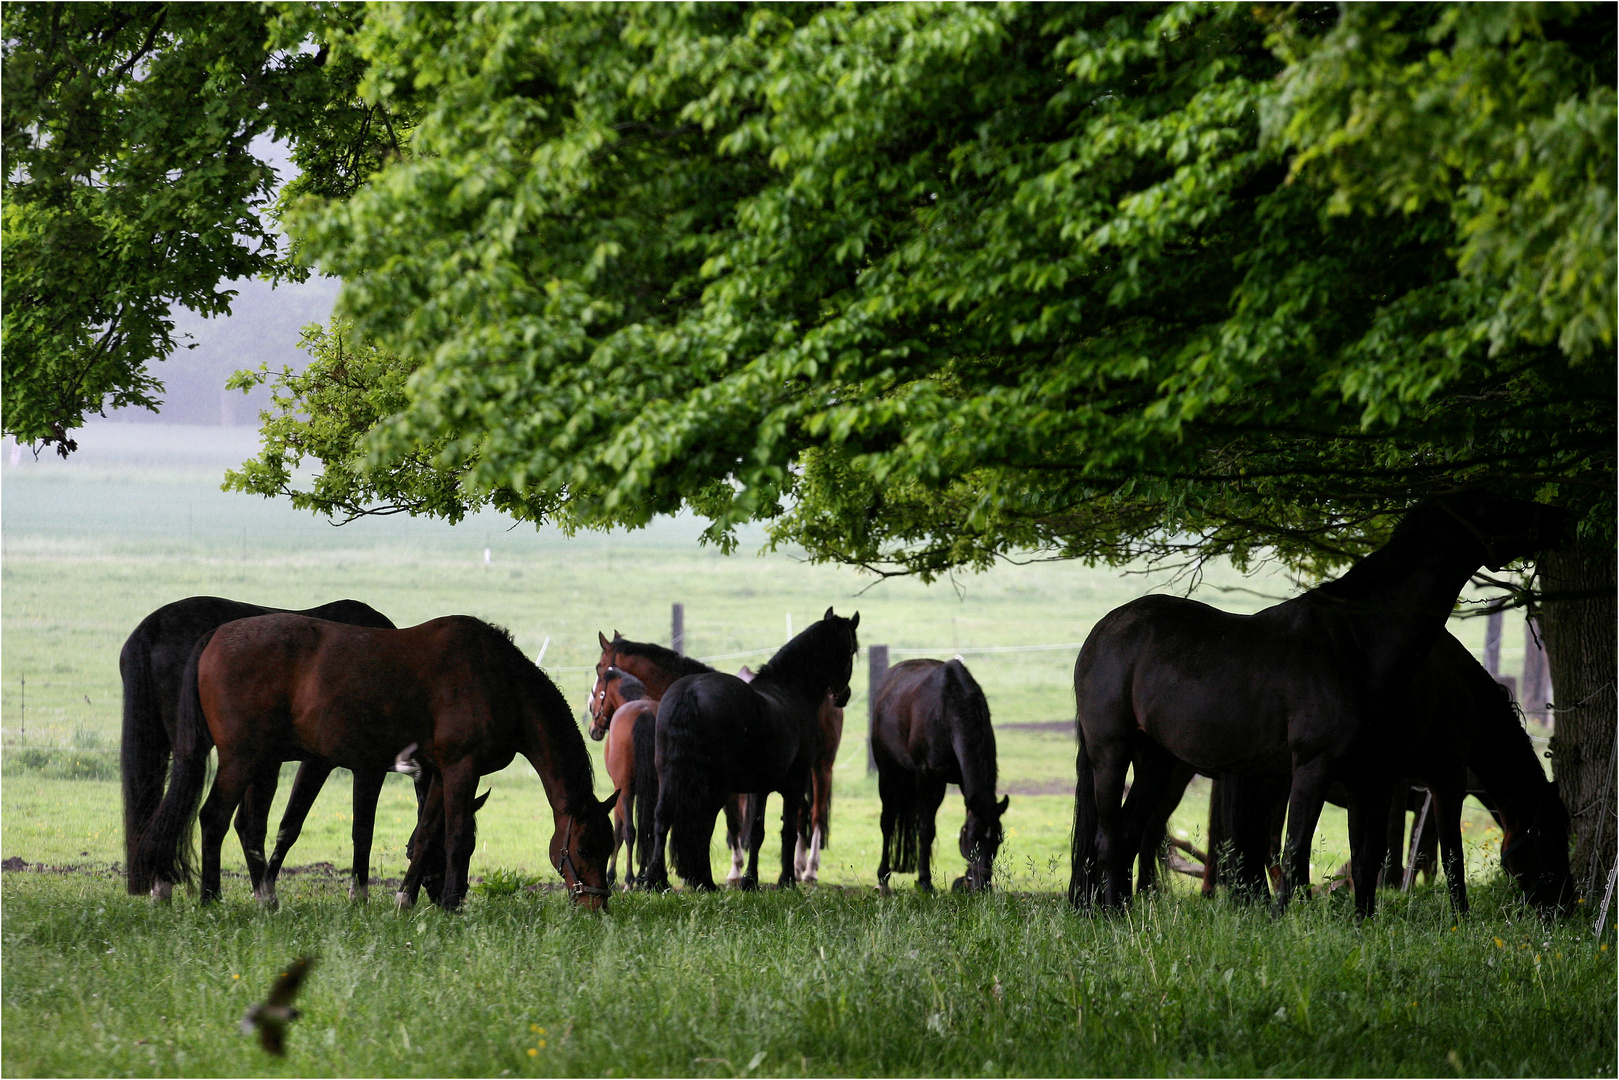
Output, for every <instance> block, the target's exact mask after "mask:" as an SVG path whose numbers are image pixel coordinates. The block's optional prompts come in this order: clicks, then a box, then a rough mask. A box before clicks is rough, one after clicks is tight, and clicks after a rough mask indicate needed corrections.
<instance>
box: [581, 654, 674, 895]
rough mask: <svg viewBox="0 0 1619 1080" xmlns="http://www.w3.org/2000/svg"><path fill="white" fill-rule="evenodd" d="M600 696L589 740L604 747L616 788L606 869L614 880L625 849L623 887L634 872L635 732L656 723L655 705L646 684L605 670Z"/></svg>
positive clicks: (593, 704)
mask: <svg viewBox="0 0 1619 1080" xmlns="http://www.w3.org/2000/svg"><path fill="white" fill-rule="evenodd" d="M598 685H599V686H600V687H601V688H602V689H601V691H600V693H599V694H598V693H596V692H592V693H591V696H590V712H591V723H590V737H591V738H592V739H595V740H596V741H597V742H601V741H602V740H603V739H605V740H606V741H607V745H606V746H605V747H603V749H602V758H603V760H605V761H606V763H607V775H608V776H609V777H611V778H612V781H613V786H614V787H615V788H617V789H618V804H617V805H616V806H614V807H613V817H614V831H613V859H612V862H610V863H609V864H608V866H607V880H608V881H609V882H612V881H615V880H617V876H618V849H619V846H620V845H623V847H624V888H626V889H628V888H630V887H631V885H632V884H634V881H635V870H634V865H635V864H634V859H635V729H636V726H637V725H638V724H642V723H645V724H646V725H647V726H648V727H650V726H651V725H653V724H655V723H656V722H657V716H658V703H657V702H656V701H654V700H653V699H652V698H650V697H648V696H647V692H646V685H645V684H644V683H642V682H641V680H640V679H637V678H636V677H635V676H634V675H631V674H629V673H628V672H626V671H620V670H619V669H618V668H608V669H607V670H606V672H604V673H603V674H602V676H601V677H600V679H599V681H598Z"/></svg>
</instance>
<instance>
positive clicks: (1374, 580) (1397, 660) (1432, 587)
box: [1306, 525, 1484, 676]
mask: <svg viewBox="0 0 1619 1080" xmlns="http://www.w3.org/2000/svg"><path fill="white" fill-rule="evenodd" d="M1483 559H1484V555H1483V550H1482V548H1481V547H1480V545H1479V544H1478V542H1477V541H1476V540H1474V539H1472V538H1471V537H1469V536H1466V535H1465V534H1464V533H1462V532H1461V530H1460V527H1459V526H1456V527H1455V528H1453V529H1446V528H1444V527H1443V525H1441V526H1440V527H1439V528H1427V529H1410V530H1406V531H1397V532H1396V534H1395V535H1394V536H1393V537H1392V538H1391V539H1390V540H1389V542H1388V543H1386V544H1384V545H1383V546H1382V547H1380V548H1378V549H1377V550H1376V551H1374V552H1372V553H1371V554H1370V555H1368V556H1366V557H1365V558H1363V559H1361V560H1360V561H1359V562H1357V563H1356V564H1355V565H1354V566H1352V567H1350V568H1349V570H1348V571H1347V572H1346V573H1345V574H1344V575H1343V576H1342V577H1340V578H1338V579H1337V580H1335V581H1330V582H1327V583H1326V584H1325V585H1322V586H1320V587H1318V588H1317V589H1315V590H1313V591H1312V592H1311V593H1308V594H1306V595H1307V596H1310V597H1314V598H1316V599H1317V601H1322V600H1324V601H1325V602H1326V603H1328V604H1329V605H1330V608H1331V610H1333V611H1334V613H1335V614H1336V615H1337V616H1338V617H1340V618H1342V619H1345V620H1347V621H1348V622H1349V623H1350V625H1351V626H1352V627H1353V628H1354V632H1355V636H1356V638H1357V639H1358V640H1359V642H1360V644H1361V647H1362V648H1363V650H1364V652H1365V654H1366V656H1367V658H1368V659H1369V661H1370V662H1371V665H1372V669H1373V674H1374V676H1375V675H1376V674H1377V673H1380V672H1385V671H1390V670H1393V669H1394V668H1395V667H1397V666H1400V665H1410V666H1413V667H1414V664H1415V661H1413V659H1412V658H1413V657H1417V658H1420V657H1422V656H1425V655H1427V652H1428V650H1429V649H1430V648H1432V646H1433V643H1434V641H1435V640H1436V639H1437V638H1438V636H1439V633H1440V631H1441V630H1442V629H1443V628H1444V625H1445V620H1446V619H1447V618H1449V616H1450V612H1451V609H1452V608H1454V607H1455V606H1456V597H1457V595H1458V594H1459V593H1460V592H1461V591H1462V586H1464V585H1466V584H1467V579H1468V578H1470V577H1471V576H1472V575H1473V572H1474V571H1475V570H1477V569H1478V568H1479V566H1480V565H1481V564H1482V563H1483Z"/></svg>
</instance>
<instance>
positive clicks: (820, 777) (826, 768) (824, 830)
mask: <svg viewBox="0 0 1619 1080" xmlns="http://www.w3.org/2000/svg"><path fill="white" fill-rule="evenodd" d="M736 677H737V678H739V679H741V680H742V681H743V682H752V681H753V670H752V669H751V668H747V667H744V668H741V669H740V670H738V671H737V673H736ZM816 719H817V720H818V721H819V722H820V726H821V752H820V754H819V755H818V756H817V757H816V759H815V763H814V764H813V765H812V766H811V767H810V786H809V791H808V792H807V793H806V797H805V800H804V805H803V808H802V809H801V810H800V811H799V813H798V843H796V844H795V845H794V846H793V873H794V875H795V876H796V877H797V878H798V880H799V881H802V882H804V884H806V885H813V884H815V882H816V881H817V880H819V878H820V876H821V852H822V851H824V850H826V848H827V846H828V844H829V842H830V841H831V838H832V769H833V767H834V766H836V765H837V763H838V747H839V746H841V745H842V743H843V710H842V709H840V708H838V706H837V703H836V702H835V701H834V700H833V698H832V695H831V694H827V695H826V700H825V701H823V702H821V711H820V713H819V714H818V715H817V716H816ZM726 807H727V816H729V807H730V804H729V803H727V804H726ZM726 842H727V843H728V844H729V845H730V848H731V873H732V875H733V876H735V877H740V876H741V858H740V852H741V845H740V844H738V843H734V842H732V830H730V829H727V835H726ZM727 880H730V879H729V878H728V879H727Z"/></svg>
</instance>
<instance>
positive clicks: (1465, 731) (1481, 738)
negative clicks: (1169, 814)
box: [1204, 633, 1575, 915]
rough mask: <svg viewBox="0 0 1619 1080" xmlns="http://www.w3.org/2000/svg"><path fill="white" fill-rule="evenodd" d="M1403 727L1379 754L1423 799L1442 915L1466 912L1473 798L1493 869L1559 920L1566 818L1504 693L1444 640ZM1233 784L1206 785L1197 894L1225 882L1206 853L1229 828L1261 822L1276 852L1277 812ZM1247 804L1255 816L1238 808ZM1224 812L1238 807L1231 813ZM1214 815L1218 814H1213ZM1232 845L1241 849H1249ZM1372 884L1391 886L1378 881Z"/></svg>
mask: <svg viewBox="0 0 1619 1080" xmlns="http://www.w3.org/2000/svg"><path fill="white" fill-rule="evenodd" d="M1410 719H1411V724H1410V726H1409V727H1408V728H1407V729H1406V730H1405V731H1404V732H1403V733H1402V737H1401V739H1400V740H1399V741H1398V742H1397V743H1395V744H1393V745H1392V746H1390V747H1389V753H1390V756H1391V758H1392V759H1393V764H1392V768H1393V770H1394V772H1395V773H1397V774H1398V775H1400V776H1401V777H1402V778H1405V777H1409V778H1412V779H1415V780H1419V781H1421V782H1422V783H1423V784H1424V785H1426V787H1427V789H1428V791H1429V792H1431V793H1432V795H1433V807H1432V812H1431V820H1432V822H1433V825H1434V827H1435V828H1434V832H1435V833H1436V834H1437V838H1438V842H1439V850H1440V855H1441V859H1440V861H1441V864H1442V865H1443V867H1444V870H1445V883H1446V886H1447V887H1448V889H1449V892H1450V899H1451V906H1452V907H1453V908H1454V909H1455V910H1456V911H1457V912H1458V913H1462V914H1465V913H1466V911H1467V884H1466V880H1465V874H1464V871H1465V861H1464V853H1463V850H1462V834H1461V817H1462V800H1463V799H1464V798H1465V797H1466V796H1467V795H1473V796H1474V797H1475V798H1477V799H1479V801H1480V802H1482V803H1484V805H1485V806H1486V807H1487V808H1488V809H1489V810H1490V812H1491V813H1492V814H1493V815H1494V816H1495V818H1496V820H1497V822H1498V823H1499V824H1500V826H1501V830H1502V834H1503V835H1502V838H1501V866H1502V868H1503V869H1504V870H1506V872H1507V873H1508V874H1509V875H1510V876H1511V877H1512V878H1513V880H1515V881H1516V882H1517V883H1518V887H1519V888H1520V889H1521V890H1522V891H1523V897H1524V900H1525V901H1527V902H1528V903H1529V904H1531V905H1533V906H1534V907H1535V908H1536V909H1537V910H1539V911H1540V912H1541V913H1542V914H1548V915H1549V914H1554V913H1566V912H1567V911H1569V910H1570V909H1571V907H1572V906H1573V904H1574V900H1575V888H1574V878H1573V875H1572V874H1571V873H1570V871H1569V865H1568V829H1569V818H1568V811H1567V810H1566V809H1565V808H1564V806H1563V800H1562V798H1561V797H1560V796H1559V794H1558V791H1557V784H1556V783H1555V782H1554V781H1551V780H1548V779H1546V774H1545V772H1544V771H1543V770H1542V769H1541V767H1540V761H1539V759H1538V757H1537V756H1536V754H1535V749H1534V744H1533V743H1531V742H1530V739H1529V734H1528V732H1526V731H1525V730H1524V729H1523V725H1522V724H1521V723H1519V719H1518V712H1517V710H1516V709H1515V708H1514V706H1513V704H1512V697H1511V694H1510V693H1509V692H1508V691H1507V689H1506V687H1504V686H1502V685H1501V684H1500V683H1498V682H1496V681H1495V678H1494V676H1492V675H1491V674H1490V673H1489V672H1488V671H1486V670H1485V669H1484V665H1482V664H1480V663H1479V662H1478V661H1477V660H1476V659H1474V658H1473V655H1472V654H1471V653H1469V652H1468V651H1467V647H1466V646H1465V645H1463V644H1462V643H1461V642H1460V641H1457V640H1456V638H1455V637H1453V636H1452V635H1450V634H1449V633H1444V634H1441V635H1440V637H1439V640H1438V641H1437V642H1436V643H1435V645H1434V648H1433V651H1432V652H1430V653H1429V654H1428V657H1427V659H1426V660H1425V661H1424V662H1423V665H1422V667H1421V668H1420V669H1419V670H1418V671H1417V674H1416V677H1415V678H1414V679H1413V681H1412V686H1411V711H1410ZM1243 780H1244V778H1241V777H1229V776H1222V777H1217V778H1216V780H1215V791H1214V793H1213V795H1212V796H1211V799H1210V816H1209V829H1210V861H1209V864H1208V869H1207V874H1206V877H1205V889H1204V891H1205V892H1210V891H1212V889H1213V886H1214V884H1215V882H1216V881H1217V880H1219V879H1220V877H1221V876H1222V875H1223V874H1224V873H1225V871H1224V868H1223V867H1221V866H1220V864H1219V859H1218V856H1217V854H1216V852H1215V849H1216V848H1217V847H1219V846H1221V845H1220V844H1219V843H1217V842H1216V835H1217V833H1218V834H1220V835H1221V836H1224V835H1226V834H1229V833H1232V832H1234V831H1235V830H1236V829H1237V828H1240V826H1238V825H1236V824H1235V823H1236V822H1241V821H1254V822H1258V821H1261V820H1265V821H1268V823H1269V828H1268V829H1267V830H1266V833H1265V837H1264V843H1265V845H1266V846H1267V847H1268V849H1269V853H1270V854H1271V855H1272V857H1274V853H1275V852H1277V851H1279V850H1280V848H1281V831H1282V820H1281V819H1282V814H1281V810H1282V804H1281V803H1280V802H1279V801H1277V800H1276V799H1275V798H1274V796H1273V797H1271V798H1270V799H1268V800H1267V799H1266V797H1265V794H1264V792H1263V790H1262V789H1260V790H1255V789H1253V788H1252V787H1250V786H1245V785H1244V783H1243ZM1409 791H1410V788H1409V786H1408V785H1404V784H1402V785H1400V787H1399V789H1398V790H1396V792H1395V797H1394V799H1393V800H1392V802H1391V803H1390V817H1389V822H1390V825H1389V831H1388V835H1389V837H1390V842H1391V844H1395V845H1397V844H1399V843H1401V841H1402V840H1403V838H1404V833H1405V816H1406V812H1407V808H1408V806H1409V801H1408V794H1407V793H1408V792H1409ZM1332 795H1333V801H1334V802H1339V801H1345V800H1346V799H1347V792H1343V791H1340V790H1336V789H1335V790H1334V791H1333V792H1332ZM1249 800H1254V801H1257V802H1258V803H1259V804H1260V805H1259V807H1258V808H1257V809H1256V810H1249V809H1248V808H1246V807H1243V806H1241V805H1240V804H1241V803H1243V802H1245V801H1249ZM1233 802H1235V803H1237V804H1239V805H1237V806H1236V808H1235V811H1234V812H1233V810H1232V809H1231V808H1230V807H1231V805H1232V804H1233ZM1222 809H1224V813H1220V812H1217V811H1220V810H1222ZM1425 831H1426V830H1425ZM1236 843H1237V844H1238V846H1241V847H1243V848H1246V849H1253V848H1255V847H1258V846H1259V845H1258V843H1253V842H1250V843H1243V842H1241V841H1236ZM1382 884H1383V885H1385V886H1389V885H1397V884H1400V881H1399V879H1398V878H1397V877H1396V876H1395V875H1385V876H1384V878H1383V881H1382ZM1249 887H1250V888H1252V885H1250V886H1249Z"/></svg>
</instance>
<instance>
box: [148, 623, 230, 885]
mask: <svg viewBox="0 0 1619 1080" xmlns="http://www.w3.org/2000/svg"><path fill="white" fill-rule="evenodd" d="M213 639H214V631H212V630H210V631H208V632H207V633H206V634H204V635H202V637H200V638H198V639H197V644H196V646H195V647H194V648H193V649H192V650H191V659H189V660H187V661H186V666H185V674H184V675H182V676H181V678H180V709H179V713H178V715H177V717H176V719H175V726H174V761H173V763H172V764H171V765H170V767H169V790H168V793H167V794H166V795H164V796H163V801H162V802H161V803H160V804H158V808H157V813H156V814H155V815H154V816H153V818H152V822H151V824H150V825H148V826H147V828H146V832H145V833H144V834H143V835H142V836H141V838H140V843H139V844H138V845H137V848H136V854H135V860H134V862H133V863H132V864H131V867H130V876H131V879H132V880H133V879H135V878H137V877H138V878H139V879H140V880H143V881H147V882H155V881H166V882H169V883H171V884H175V885H183V884H185V883H187V882H189V881H190V880H191V873H192V869H191V864H192V851H191V839H192V825H193V824H194V823H195V822H196V820H197V808H198V806H199V805H200V804H201V802H202V789H203V786H204V783H205V781H206V780H207V776H208V751H209V750H211V749H213V745H214V739H213V736H212V735H211V734H209V732H208V718H207V717H206V716H204V715H203V712H202V696H201V694H200V693H199V692H198V689H197V662H198V661H199V660H200V659H201V658H202V652H203V650H204V649H206V648H207V647H208V643H209V642H210V641H212V640H213Z"/></svg>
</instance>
